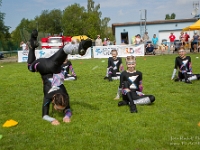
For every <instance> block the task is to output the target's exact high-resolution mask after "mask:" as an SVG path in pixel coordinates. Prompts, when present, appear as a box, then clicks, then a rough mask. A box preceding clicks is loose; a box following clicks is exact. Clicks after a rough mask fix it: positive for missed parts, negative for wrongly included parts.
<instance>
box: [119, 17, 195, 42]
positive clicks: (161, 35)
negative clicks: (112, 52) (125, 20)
mask: <svg viewBox="0 0 200 150" xmlns="http://www.w3.org/2000/svg"><path fill="white" fill-rule="evenodd" d="M195 22H196V21H191V22H180V23H160V24H150V25H148V24H147V25H146V29H147V32H148V35H149V38H150V40H151V39H152V37H153V34H156V35H157V37H158V39H159V44H160V43H161V41H162V39H167V40H168V41H169V35H170V33H171V32H173V33H174V35H175V36H176V39H178V38H179V35H180V32H181V31H182V29H183V28H185V27H187V26H189V25H191V24H193V23H195ZM125 32H128V42H129V44H131V39H132V37H133V36H135V35H137V34H140V25H129V26H116V27H115V39H116V44H117V45H119V44H121V43H122V41H121V33H125ZM193 32H194V31H188V34H189V35H190V37H192V36H193Z"/></svg>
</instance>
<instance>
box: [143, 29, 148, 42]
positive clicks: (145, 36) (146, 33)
mask: <svg viewBox="0 0 200 150" xmlns="http://www.w3.org/2000/svg"><path fill="white" fill-rule="evenodd" d="M142 39H143V41H144V44H146V43H147V41H149V35H148V32H145V33H144V35H143V37H142Z"/></svg>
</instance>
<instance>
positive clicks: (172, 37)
mask: <svg viewBox="0 0 200 150" xmlns="http://www.w3.org/2000/svg"><path fill="white" fill-rule="evenodd" d="M175 39H176V36H175V35H174V34H173V32H171V34H170V36H169V41H170V47H172V46H174V40H175Z"/></svg>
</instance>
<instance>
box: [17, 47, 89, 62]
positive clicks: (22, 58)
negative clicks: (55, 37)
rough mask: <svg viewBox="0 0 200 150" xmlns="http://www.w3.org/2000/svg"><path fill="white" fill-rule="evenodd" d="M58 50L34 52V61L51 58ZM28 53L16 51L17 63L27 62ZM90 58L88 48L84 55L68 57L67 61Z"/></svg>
mask: <svg viewBox="0 0 200 150" xmlns="http://www.w3.org/2000/svg"><path fill="white" fill-rule="evenodd" d="M57 51H58V49H42V50H35V56H36V59H38V58H48V57H50V56H52V55H53V54H54V53H55V52H57ZM28 52H29V51H27V50H26V51H18V62H27V60H28ZM90 58H91V48H88V50H87V52H86V54H85V55H83V56H81V55H78V54H76V55H68V59H90Z"/></svg>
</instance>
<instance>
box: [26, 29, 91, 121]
mask: <svg viewBox="0 0 200 150" xmlns="http://www.w3.org/2000/svg"><path fill="white" fill-rule="evenodd" d="M37 36H38V32H37V30H33V31H32V34H31V39H30V40H29V41H28V46H29V54H28V61H27V63H28V69H29V70H30V71H31V72H39V73H40V74H41V77H42V80H43V93H44V99H43V105H42V117H43V119H44V120H46V121H49V122H51V124H52V125H59V124H60V122H59V121H58V120H56V119H55V118H53V117H50V116H49V106H50V103H51V102H52V104H53V108H54V109H55V110H60V111H62V112H63V113H64V117H63V122H70V117H71V110H70V104H69V95H68V93H67V90H66V88H65V86H64V85H63V82H64V74H63V71H62V68H61V65H62V64H63V62H64V60H65V59H66V57H67V55H68V54H72V53H74V54H78V53H79V54H83V53H82V52H86V50H87V48H88V47H90V46H91V45H92V41H91V40H85V41H82V42H81V43H78V41H72V42H71V43H67V44H66V45H65V46H64V47H63V48H60V49H59V50H58V51H57V52H56V53H55V54H54V55H52V56H51V57H49V58H39V59H36V56H35V48H36V47H38V46H39V44H38V42H37ZM52 77H53V80H50V78H52Z"/></svg>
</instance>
